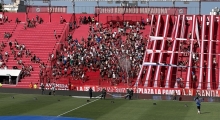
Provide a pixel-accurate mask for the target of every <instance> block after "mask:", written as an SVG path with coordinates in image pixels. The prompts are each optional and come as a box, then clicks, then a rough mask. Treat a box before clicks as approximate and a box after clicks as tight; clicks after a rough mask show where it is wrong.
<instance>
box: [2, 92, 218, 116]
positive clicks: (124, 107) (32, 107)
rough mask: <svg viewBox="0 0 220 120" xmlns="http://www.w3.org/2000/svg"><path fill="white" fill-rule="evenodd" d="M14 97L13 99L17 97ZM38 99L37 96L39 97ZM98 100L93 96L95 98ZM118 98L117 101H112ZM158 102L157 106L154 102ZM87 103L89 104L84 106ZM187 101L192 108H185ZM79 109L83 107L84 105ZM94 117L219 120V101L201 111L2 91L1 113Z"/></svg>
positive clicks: (177, 104) (141, 102)
mask: <svg viewBox="0 0 220 120" xmlns="http://www.w3.org/2000/svg"><path fill="white" fill-rule="evenodd" d="M12 96H13V97H14V99H13V97H12ZM36 98H37V99H36ZM93 100H96V99H92V100H91V101H93ZM111 101H114V103H111ZM153 103H156V105H153ZM84 104H86V105H84ZM185 104H187V105H188V107H185ZM82 105H84V106H83V107H80V108H78V109H75V108H77V107H79V106H82ZM72 109H75V110H73V111H71V112H69V113H66V114H64V115H62V116H63V117H79V118H88V119H94V120H219V119H220V104H219V103H205V102H203V103H202V106H201V112H202V114H197V110H196V104H195V102H179V101H154V100H125V99H112V98H111V99H106V100H96V101H95V102H91V103H89V104H88V103H87V99H83V98H73V97H70V96H49V95H32V94H31V95H30V94H4V93H0V116H17V115H19V116H20V115H31V116H32V115H33V116H36V115H37V116H58V115H60V114H63V113H65V112H67V111H70V110H72Z"/></svg>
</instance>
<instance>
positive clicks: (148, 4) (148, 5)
mask: <svg viewBox="0 0 220 120" xmlns="http://www.w3.org/2000/svg"><path fill="white" fill-rule="evenodd" d="M147 7H148V10H149V8H150V3H149V1H147ZM149 16H150V13H149V12H148V17H149Z"/></svg>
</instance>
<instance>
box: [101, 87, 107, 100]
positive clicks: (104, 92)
mask: <svg viewBox="0 0 220 120" xmlns="http://www.w3.org/2000/svg"><path fill="white" fill-rule="evenodd" d="M105 97H106V90H105V89H102V96H101V99H102V98H104V99H105Z"/></svg>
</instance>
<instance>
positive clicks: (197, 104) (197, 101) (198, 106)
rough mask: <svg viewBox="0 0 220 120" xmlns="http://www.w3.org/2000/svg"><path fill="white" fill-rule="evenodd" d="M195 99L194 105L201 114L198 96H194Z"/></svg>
mask: <svg viewBox="0 0 220 120" xmlns="http://www.w3.org/2000/svg"><path fill="white" fill-rule="evenodd" d="M195 100H196V106H197V109H198V114H201V111H200V106H201V101H200V100H199V97H196V99H195Z"/></svg>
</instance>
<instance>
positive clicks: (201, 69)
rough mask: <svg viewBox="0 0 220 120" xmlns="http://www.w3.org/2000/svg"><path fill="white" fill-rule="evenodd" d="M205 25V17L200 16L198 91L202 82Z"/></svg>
mask: <svg viewBox="0 0 220 120" xmlns="http://www.w3.org/2000/svg"><path fill="white" fill-rule="evenodd" d="M205 25H206V16H205V15H203V16H202V34H201V35H202V39H201V40H202V41H201V51H200V53H201V54H200V65H199V67H200V68H199V69H200V70H199V72H200V73H199V84H198V87H197V88H198V89H201V88H202V85H201V83H202V81H203V64H204V54H203V53H204V41H203V40H204V39H205Z"/></svg>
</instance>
